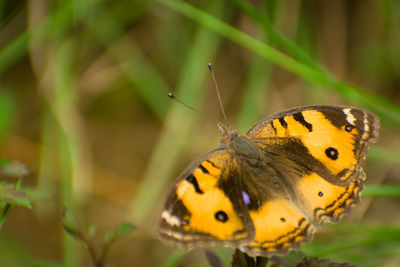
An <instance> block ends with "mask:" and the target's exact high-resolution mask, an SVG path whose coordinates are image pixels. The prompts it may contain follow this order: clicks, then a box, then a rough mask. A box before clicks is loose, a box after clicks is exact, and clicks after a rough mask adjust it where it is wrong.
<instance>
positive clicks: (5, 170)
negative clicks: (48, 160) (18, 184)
mask: <svg viewBox="0 0 400 267" xmlns="http://www.w3.org/2000/svg"><path fill="white" fill-rule="evenodd" d="M29 173H30V171H29V169H28V168H27V167H26V166H25V165H24V164H22V163H21V162H18V161H11V160H9V159H0V175H4V176H11V177H22V176H25V175H27V174H29Z"/></svg>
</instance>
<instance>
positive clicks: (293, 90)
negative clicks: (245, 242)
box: [0, 0, 400, 267]
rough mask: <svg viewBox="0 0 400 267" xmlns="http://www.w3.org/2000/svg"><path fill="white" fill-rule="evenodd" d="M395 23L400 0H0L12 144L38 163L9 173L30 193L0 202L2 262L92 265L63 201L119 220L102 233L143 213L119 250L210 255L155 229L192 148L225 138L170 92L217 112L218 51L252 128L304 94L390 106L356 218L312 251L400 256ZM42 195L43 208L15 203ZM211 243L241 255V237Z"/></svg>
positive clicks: (384, 109)
mask: <svg viewBox="0 0 400 267" xmlns="http://www.w3.org/2000/svg"><path fill="white" fill-rule="evenodd" d="M399 26H400V3H399V2H398V1H395V0H385V1H363V2H362V3H361V2H360V3H357V2H352V1H276V0H265V1H244V0H235V1H208V0H205V1H180V0H155V1H128V0H120V1H110V0H85V1H67V0H48V1H0V33H1V37H2V38H1V39H0V144H1V147H0V149H1V150H0V151H1V154H0V158H10V159H11V160H9V161H7V162H4V164H5V165H7V166H8V164H9V162H13V163H16V162H23V163H24V164H26V165H27V166H28V167H29V169H32V170H34V171H33V172H34V175H28V177H26V178H24V180H23V182H24V186H22V187H21V190H19V189H18V188H17V187H16V181H15V180H14V181H12V180H11V182H10V180H7V178H5V177H3V176H4V175H3V176H1V177H0V185H1V187H0V194H2V192H5V191H7V192H8V193H10V192H11V195H13V196H17V199H16V200H18V201H8V202H7V204H6V205H8V208H7V207H6V206H4V205H3V206H2V207H1V208H2V215H1V220H2V223H3V228H1V232H0V248H1V249H0V265H2V264H3V263H4V264H7V266H26V265H29V266H61V265H63V266H78V265H85V264H88V263H89V262H90V261H91V260H90V258H89V257H88V255H87V253H86V252H85V251H84V250H83V248H82V247H81V246H80V245H79V244H77V242H75V241H74V240H73V239H72V238H71V237H70V236H69V235H68V233H70V234H71V233H82V230H81V229H79V231H77V228H76V227H75V228H73V227H72V228H73V229H72V228H71V227H69V228H68V227H67V229H69V230H71V229H72V230H74V231H67V232H68V233H66V232H63V231H62V227H61V225H62V222H63V219H62V218H63V217H62V212H61V210H62V207H64V206H67V207H71V208H72V210H74V211H77V212H78V213H79V215H82V217H84V221H85V220H86V221H90V222H95V223H94V224H90V225H92V226H90V227H88V230H87V232H85V235H87V237H88V238H94V239H95V238H96V237H97V236H98V232H99V231H100V232H101V231H102V229H115V230H108V231H107V230H105V232H106V233H105V234H104V235H100V236H102V237H103V238H104V237H106V241H107V240H108V241H110V240H114V239H115V238H117V237H122V236H124V235H125V234H126V233H128V232H130V231H131V230H133V228H132V226H131V224H120V221H130V222H132V223H133V224H134V225H137V227H138V229H137V230H136V231H135V232H134V235H133V238H131V240H126V241H125V240H121V241H120V242H118V243H117V244H116V245H115V249H113V250H112V251H111V252H110V254H109V257H108V258H107V261H110V262H114V263H116V264H118V265H121V266H131V265H132V264H133V263H134V264H136V265H138V266H160V265H163V266H169V267H170V266H194V265H195V266H206V265H207V259H206V257H205V256H204V254H203V253H202V252H201V251H200V252H199V251H198V250H195V251H192V252H188V253H183V252H181V251H179V250H177V249H173V248H170V247H168V246H166V245H163V244H161V243H160V242H159V241H158V239H157V233H156V227H157V221H158V216H159V210H160V208H161V205H162V202H163V200H164V196H165V194H166V193H167V192H168V190H169V187H170V185H171V184H172V180H173V178H174V177H176V176H177V175H178V174H179V171H180V170H182V169H183V168H184V166H185V165H186V164H187V163H188V162H189V161H188V160H187V158H194V157H195V155H198V154H201V153H205V152H206V151H208V150H210V149H212V148H213V147H215V146H216V145H217V136H216V135H215V134H216V130H214V131H213V130H212V129H213V128H212V127H213V125H212V124H210V123H209V122H207V121H205V120H203V119H202V118H199V116H197V115H196V114H195V113H192V112H191V111H188V109H186V108H185V107H183V106H182V105H179V104H177V103H170V101H169V99H168V98H167V96H166V95H167V93H168V92H170V91H172V92H174V93H175V95H177V96H178V98H180V99H181V100H182V101H183V102H185V103H187V104H189V105H191V106H194V107H196V108H199V109H200V110H205V113H207V114H209V115H210V116H212V117H218V118H221V115H220V112H219V110H218V108H219V107H218V100H217V98H216V96H215V90H214V88H212V87H213V85H212V82H211V80H210V77H209V74H208V71H207V63H208V62H212V63H213V65H214V69H215V72H216V77H217V81H218V83H219V85H220V89H221V95H222V101H223V103H224V106H225V108H226V111H227V115H228V121H230V122H231V124H232V125H233V126H236V127H237V128H238V129H239V130H240V131H242V132H245V131H246V130H247V129H248V128H249V127H250V126H251V125H253V124H254V123H255V122H256V121H257V120H259V119H261V118H262V117H265V116H266V115H267V114H268V113H272V112H275V111H278V110H279V109H285V108H289V107H291V106H294V105H307V104H348V105H356V106H360V107H364V108H367V109H370V110H371V111H373V112H375V113H377V114H378V115H379V117H380V119H381V124H382V127H381V133H380V135H381V141H380V143H379V144H378V145H375V146H373V148H372V149H371V151H370V153H369V156H368V161H367V162H366V163H367V164H366V172H367V177H368V180H367V185H366V189H365V191H364V197H363V199H364V201H363V203H362V205H359V207H357V208H355V209H354V211H353V212H354V213H357V212H358V213H357V216H356V218H353V217H351V216H350V218H349V219H348V220H347V222H346V223H340V224H338V225H336V226H326V227H324V228H323V231H322V233H321V234H318V235H317V236H316V238H315V239H316V240H315V241H314V242H313V243H311V244H307V245H304V246H302V249H301V252H302V253H303V254H304V255H306V256H310V257H312V256H318V257H323V258H329V259H330V260H331V261H336V262H351V263H354V264H358V265H360V266H396V265H398V264H400V257H399V255H400V253H399V247H400V246H399V243H400V237H399V229H400V224H399V221H400V217H399V214H398V210H399V205H400V204H399V202H398V197H399V195H400V177H399V175H398V173H399V168H400V160H399V159H400V146H399V145H400V143H399V131H400V90H399V86H400V72H399V70H400V60H399V58H400V50H399V49H398V47H400V32H399V31H398V29H399ZM216 114H217V115H216ZM233 122H234V123H233ZM210 132H211V133H210ZM211 134H214V135H211ZM2 166H3V165H2ZM19 166H21V165H19ZM14 167H15V165H14ZM18 169H19V167H18V164H17V166H16V168H14V169H13V168H11V169H8V170H11V171H13V170H14V171H15V170H18ZM0 174H1V173H0ZM20 174H21V173H20ZM31 176H35V177H34V178H33V177H31ZM25 184H27V186H25ZM11 187H12V190H11V191H10V188H11ZM21 194H23V196H22V195H21ZM0 196H5V194H2V195H0ZM18 196H19V197H18ZM1 199H2V198H0V200H1ZM9 199H10V198H9ZM3 200H4V199H3ZM22 200H24V201H25V200H26V202H23V203H22V202H20V201H22ZM3 202H4V201H3ZM4 203H5V202H4ZM28 203H29V205H28ZM31 203H33V204H34V205H33V206H34V210H33V212H31V211H29V210H27V209H21V210H20V209H19V208H18V207H17V206H15V207H14V206H12V205H11V204H14V205H18V204H22V205H23V206H24V205H25V206H30V205H31ZM10 207H11V208H10ZM353 212H352V213H353ZM5 215H7V216H5ZM67 217H68V216H67ZM121 217H124V219H121ZM126 218H128V219H126ZM0 225H1V224H0ZM65 225H67V226H68V225H69V224H68V220H67V221H66V218H65V216H64V226H65ZM93 225H96V227H94V226H93ZM110 225H111V226H110ZM70 228H71V229H70ZM22 230H23V231H22ZM21 232H23V233H24V234H23V235H22V234H20V233H21ZM102 241H104V240H102ZM106 243H107V242H106ZM38 244H39V245H38ZM119 244H121V245H119ZM27 251H29V253H27ZM148 251H150V252H148ZM296 253H299V252H294V253H291V254H289V256H288V259H289V258H290V257H293V258H296V260H298V259H299V257H297V256H296V255H297V254H296ZM212 254H215V255H216V257H217V258H218V259H221V261H222V262H223V263H224V264H225V265H229V264H230V262H231V260H232V254H233V249H225V248H213V250H212ZM294 254H296V255H295V256H293V255H294ZM303 254H301V256H302V257H303V256H304V255H303ZM210 255H211V254H210ZM2 261H3V262H2ZM214 262H217V260H215V261H214ZM297 262H298V261H297Z"/></svg>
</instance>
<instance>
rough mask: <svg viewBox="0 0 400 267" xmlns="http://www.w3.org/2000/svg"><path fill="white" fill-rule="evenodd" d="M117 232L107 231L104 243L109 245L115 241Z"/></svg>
mask: <svg viewBox="0 0 400 267" xmlns="http://www.w3.org/2000/svg"><path fill="white" fill-rule="evenodd" d="M114 234H115V232H114V231H113V230H112V229H107V231H106V233H105V234H104V243H106V244H108V243H110V242H111V240H113V239H114V236H115V235H114Z"/></svg>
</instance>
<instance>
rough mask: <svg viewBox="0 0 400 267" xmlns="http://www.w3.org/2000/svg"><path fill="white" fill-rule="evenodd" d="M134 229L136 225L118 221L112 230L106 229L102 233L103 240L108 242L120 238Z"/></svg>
mask: <svg viewBox="0 0 400 267" xmlns="http://www.w3.org/2000/svg"><path fill="white" fill-rule="evenodd" d="M135 229H136V226H134V225H133V224H130V223H126V222H123V223H120V224H119V225H118V226H117V227H116V228H115V229H114V230H113V229H108V230H107V231H106V233H105V234H104V242H105V243H110V242H112V241H114V240H117V239H119V238H122V237H124V236H126V235H127V234H129V233H130V232H132V231H133V230H135Z"/></svg>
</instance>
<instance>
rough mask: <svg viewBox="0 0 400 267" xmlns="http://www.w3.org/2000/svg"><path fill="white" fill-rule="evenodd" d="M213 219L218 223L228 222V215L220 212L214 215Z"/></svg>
mask: <svg viewBox="0 0 400 267" xmlns="http://www.w3.org/2000/svg"><path fill="white" fill-rule="evenodd" d="M215 219H217V220H218V221H220V222H226V221H227V220H228V215H227V214H226V213H225V212H223V211H222V210H220V211H218V212H217V213H215Z"/></svg>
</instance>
